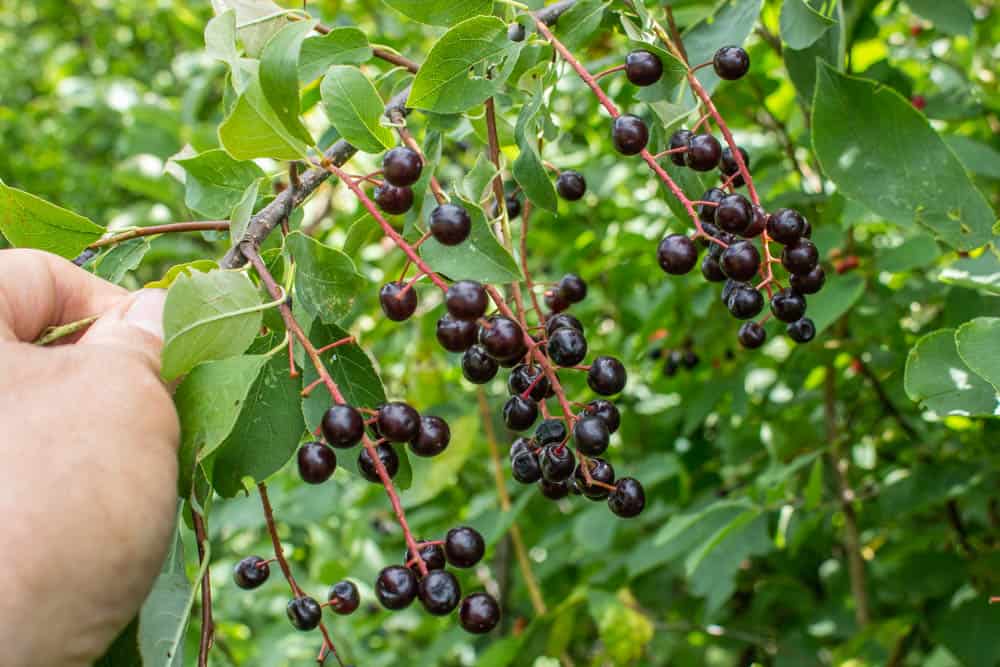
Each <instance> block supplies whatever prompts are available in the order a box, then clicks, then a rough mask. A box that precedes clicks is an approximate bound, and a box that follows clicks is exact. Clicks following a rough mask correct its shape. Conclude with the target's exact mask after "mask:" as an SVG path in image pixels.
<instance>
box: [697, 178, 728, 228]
mask: <svg viewBox="0 0 1000 667" xmlns="http://www.w3.org/2000/svg"><path fill="white" fill-rule="evenodd" d="M725 198H726V191H725V190H721V189H719V188H711V189H709V190H706V191H705V194H703V195H702V196H701V201H707V202H712V203H714V204H718V203H719V202H721V201H722V200H723V199H725ZM716 208H718V207H716V206H708V205H706V204H698V217H699V218H701V221H702V222H715V209H716ZM706 231H708V230H706ZM712 236H716V235H715V234H712Z"/></svg>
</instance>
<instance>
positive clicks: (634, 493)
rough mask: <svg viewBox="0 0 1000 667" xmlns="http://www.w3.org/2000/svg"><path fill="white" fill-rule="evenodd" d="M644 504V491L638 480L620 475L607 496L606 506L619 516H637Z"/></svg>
mask: <svg viewBox="0 0 1000 667" xmlns="http://www.w3.org/2000/svg"><path fill="white" fill-rule="evenodd" d="M645 506H646V493H645V492H644V491H643V490H642V484H640V483H639V480H637V479H633V478H632V477H622V478H621V479H620V480H618V481H617V482H616V483H615V490H614V492H613V493H612V494H611V495H609V496H608V507H609V508H611V511H612V512H614V513H615V514H617V515H618V516H620V517H625V518H626V519H627V518H630V517H634V516H638V515H639V513H640V512H642V509H643V508H644V507H645Z"/></svg>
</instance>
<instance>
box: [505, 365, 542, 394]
mask: <svg viewBox="0 0 1000 667" xmlns="http://www.w3.org/2000/svg"><path fill="white" fill-rule="evenodd" d="M529 387H530V388H531V392H530V393H529V394H528V396H530V397H531V398H532V399H534V400H536V401H541V400H544V399H545V397H546V396H548V395H549V393H550V390H551V387H550V386H549V379H548V378H547V377H545V372H544V371H543V370H542V369H541V367H539V366H532V365H528V364H519V365H518V366H515V367H514V370H512V371H511V372H510V375H509V376H508V377H507V389H508V391H510V393H511V394H513V395H517V394H523V393H524V392H526V391H528V388H529Z"/></svg>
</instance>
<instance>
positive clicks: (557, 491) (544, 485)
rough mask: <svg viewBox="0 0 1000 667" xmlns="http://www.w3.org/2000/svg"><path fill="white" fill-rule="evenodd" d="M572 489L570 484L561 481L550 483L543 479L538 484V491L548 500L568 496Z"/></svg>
mask: <svg viewBox="0 0 1000 667" xmlns="http://www.w3.org/2000/svg"><path fill="white" fill-rule="evenodd" d="M571 489H572V482H570V481H569V480H563V481H561V482H551V481H549V480H547V479H545V478H544V477H543V478H542V479H541V480H539V482H538V490H539V491H541V492H542V495H543V496H545V497H546V498H548V499H549V500H559V499H560V498H565V497H566V496H568V495H569V492H570V490H571Z"/></svg>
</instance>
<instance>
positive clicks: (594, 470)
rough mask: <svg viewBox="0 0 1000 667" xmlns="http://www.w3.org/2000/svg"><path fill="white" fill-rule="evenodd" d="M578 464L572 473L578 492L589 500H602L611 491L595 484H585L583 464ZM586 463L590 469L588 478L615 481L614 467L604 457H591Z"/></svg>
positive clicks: (608, 481) (603, 481)
mask: <svg viewBox="0 0 1000 667" xmlns="http://www.w3.org/2000/svg"><path fill="white" fill-rule="evenodd" d="M583 465H584V464H580V465H578V466H577V467H576V472H574V473H573V479H574V481H575V482H576V486H577V488H578V489H580V492H581V493H582V494H583V495H585V496H587V497H588V498H590V499H591V500H604V499H605V498H607V497H608V495H609V494H610V493H611V492H610V491H608V490H607V489H605V488H603V487H600V486H597V485H596V484H587V478H586V477H585V476H584V474H583V467H582V466H583ZM586 465H587V466H588V470H589V471H590V478H591V479H593V480H594V481H597V482H602V483H604V484H614V483H615V469H614V468H612V467H611V464H610V463H608V462H607V461H605V460H604V459H599V458H593V459H590V460H588V461H587V463H586Z"/></svg>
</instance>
